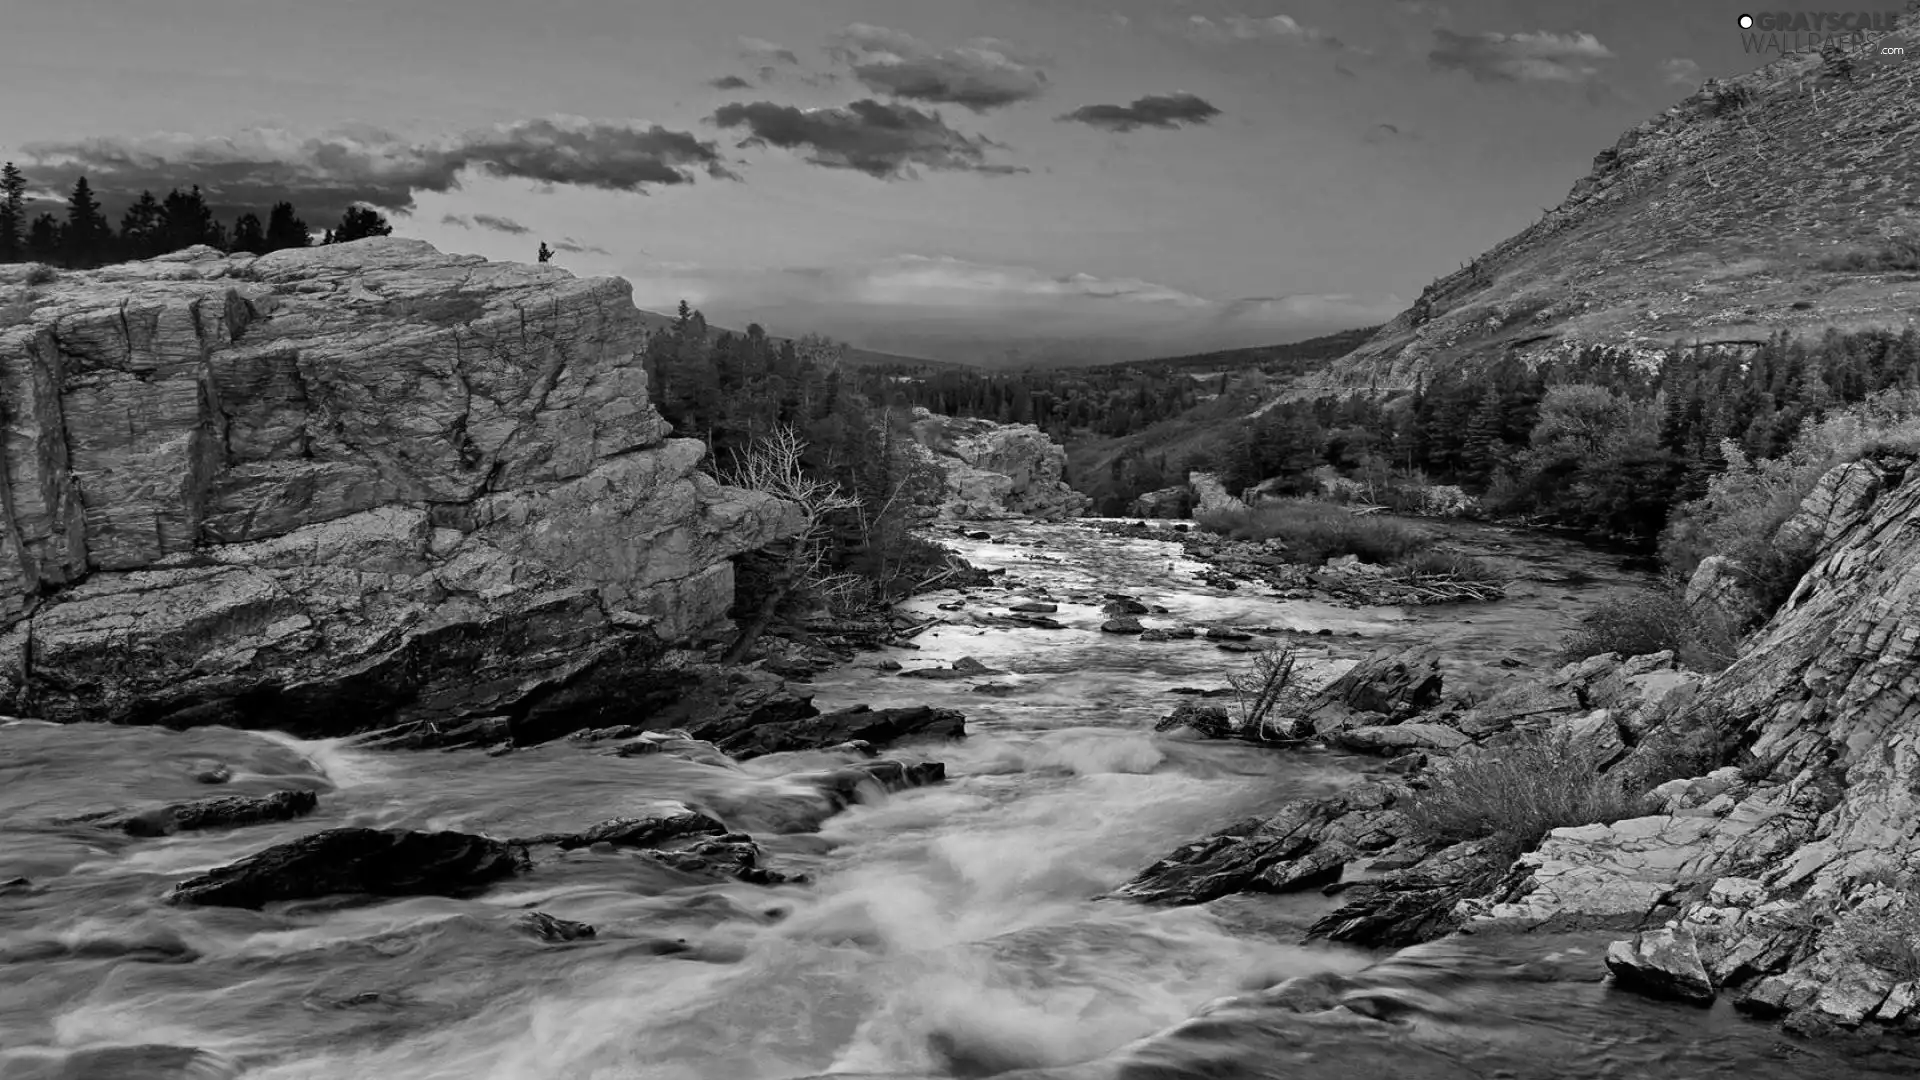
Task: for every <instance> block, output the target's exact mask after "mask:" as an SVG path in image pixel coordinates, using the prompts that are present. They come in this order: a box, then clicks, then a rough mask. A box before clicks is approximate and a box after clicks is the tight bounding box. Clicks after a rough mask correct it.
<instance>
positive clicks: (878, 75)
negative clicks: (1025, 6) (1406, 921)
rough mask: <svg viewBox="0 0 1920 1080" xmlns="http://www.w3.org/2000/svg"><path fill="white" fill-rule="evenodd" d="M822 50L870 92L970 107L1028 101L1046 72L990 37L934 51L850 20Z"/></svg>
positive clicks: (1043, 81) (980, 109) (908, 37)
mask: <svg viewBox="0 0 1920 1080" xmlns="http://www.w3.org/2000/svg"><path fill="white" fill-rule="evenodd" d="M828 51H829V52H830V53H831V54H832V55H833V57H834V58H835V59H836V60H839V61H840V62H841V63H844V64H846V65H847V67H848V68H850V69H851V70H852V72H853V77H854V78H855V79H858V80H859V81H860V83H861V84H862V85H864V86H866V87H867V88H868V89H869V90H872V91H874V92H876V93H881V94H887V95H890V96H892V97H897V98H907V99H909V100H913V101H926V102H935V103H940V104H949V105H959V106H961V107H963V108H967V109H972V110H973V111H974V112H986V111H987V110H989V109H997V108H1002V107H1005V106H1007V105H1012V104H1014V103H1016V102H1021V101H1030V100H1032V99H1034V98H1037V97H1039V96H1040V95H1041V94H1042V93H1044V92H1045V91H1046V88H1047V76H1046V72H1044V71H1041V70H1040V68H1039V67H1038V66H1036V65H1035V64H1033V63H1031V62H1028V61H1026V60H1025V59H1024V58H1016V56H1015V55H1014V53H1015V52H1016V51H1017V50H1015V49H1013V47H1012V46H1009V45H1008V44H1007V43H1006V42H1003V41H995V40H993V39H990V38H983V39H980V40H978V41H975V42H973V43H972V44H970V45H967V46H964V47H961V48H955V49H947V50H944V51H940V52H936V51H934V49H933V48H932V47H931V46H929V45H927V44H926V43H924V42H922V41H920V40H919V39H917V38H915V37H913V36H912V35H910V34H904V33H901V32H900V31H898V30H888V29H886V28H885V27H879V26H870V25H868V24H866V23H855V24H853V25H852V26H849V27H847V28H846V29H845V30H842V31H841V32H840V34H839V35H838V43H837V44H835V45H834V46H833V47H831V48H830V49H829V50H828Z"/></svg>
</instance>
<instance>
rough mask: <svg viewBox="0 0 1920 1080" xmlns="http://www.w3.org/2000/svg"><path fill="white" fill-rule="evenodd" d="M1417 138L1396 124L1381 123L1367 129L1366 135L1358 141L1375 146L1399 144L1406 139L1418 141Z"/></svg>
mask: <svg viewBox="0 0 1920 1080" xmlns="http://www.w3.org/2000/svg"><path fill="white" fill-rule="evenodd" d="M1419 137H1420V136H1418V135H1416V134H1414V133H1413V132H1411V131H1408V130H1407V129H1405V128H1403V127H1400V126H1399V125H1397V124H1386V123H1381V124H1375V125H1373V126H1372V127H1370V128H1368V129H1367V133H1366V134H1365V135H1362V136H1361V137H1360V140H1361V141H1362V142H1365V143H1370V144H1372V145H1375V146H1377V145H1379V144H1381V143H1387V142H1400V141H1402V140H1406V139H1418V138H1419Z"/></svg>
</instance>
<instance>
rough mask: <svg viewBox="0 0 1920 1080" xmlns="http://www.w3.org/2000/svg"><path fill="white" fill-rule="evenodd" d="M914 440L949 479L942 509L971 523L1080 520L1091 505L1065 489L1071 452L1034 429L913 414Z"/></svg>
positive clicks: (1077, 494) (1083, 497) (1042, 432)
mask: <svg viewBox="0 0 1920 1080" xmlns="http://www.w3.org/2000/svg"><path fill="white" fill-rule="evenodd" d="M913 436H914V440H915V441H916V442H917V443H918V444H919V445H920V446H922V447H924V448H925V449H926V451H927V452H928V453H929V454H931V455H932V456H933V458H934V460H935V461H936V462H938V464H939V466H940V468H941V469H942V470H943V471H944V472H945V473H946V478H947V479H946V483H947V496H946V499H945V501H944V506H943V507H942V509H943V510H945V511H946V512H947V513H949V514H951V515H952V516H953V517H957V518H962V519H973V520H996V519H1002V518H1020V517H1024V518H1040V519H1044V520H1055V519H1059V518H1067V517H1078V516H1080V515H1082V514H1085V513H1086V512H1087V511H1088V510H1089V509H1091V508H1092V506H1093V500H1092V499H1090V498H1088V497H1087V496H1085V495H1083V494H1081V493H1080V492H1078V491H1075V490H1073V489H1072V488H1070V487H1068V486H1067V482H1066V475H1067V451H1066V449H1065V448H1064V447H1062V446H1060V445H1059V444H1057V443H1055V442H1054V441H1053V440H1052V439H1050V438H1048V437H1047V434H1046V432H1044V431H1041V430H1040V429H1039V428H1037V427H1034V426H1033V425H1032V424H996V423H994V422H993V421H991V420H972V419H962V418H958V417H951V416H941V415H938V414H936V413H931V412H928V411H927V410H925V409H915V410H914V421H913Z"/></svg>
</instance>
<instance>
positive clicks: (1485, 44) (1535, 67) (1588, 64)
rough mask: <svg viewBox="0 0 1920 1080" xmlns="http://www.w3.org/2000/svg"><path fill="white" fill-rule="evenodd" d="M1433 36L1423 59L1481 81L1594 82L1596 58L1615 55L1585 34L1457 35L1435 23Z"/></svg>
mask: <svg viewBox="0 0 1920 1080" xmlns="http://www.w3.org/2000/svg"><path fill="white" fill-rule="evenodd" d="M1433 36H1434V47H1433V51H1432V52H1430V53H1428V54H1427V59H1428V60H1429V61H1431V62H1432V64H1433V66H1434V67H1436V68H1439V69H1441V70H1443V71H1444V70H1451V71H1464V72H1466V73H1467V74H1469V75H1471V76H1473V78H1474V79H1475V80H1476V81H1479V82H1485V83H1502V82H1505V83H1521V82H1531V83H1569V84H1575V85H1588V86H1597V85H1598V84H1599V83H1600V68H1599V67H1598V66H1597V64H1596V61H1600V60H1611V59H1613V51H1612V50H1611V49H1608V48H1607V47H1606V46H1605V45H1602V44H1601V43H1600V39H1598V38H1596V37H1594V36H1593V35H1592V34H1587V33H1572V34H1555V33H1551V32H1548V31H1540V32H1538V33H1522V34H1498V33H1480V34H1456V33H1454V32H1453V31H1451V30H1447V29H1445V28H1439V29H1435V30H1434V32H1433Z"/></svg>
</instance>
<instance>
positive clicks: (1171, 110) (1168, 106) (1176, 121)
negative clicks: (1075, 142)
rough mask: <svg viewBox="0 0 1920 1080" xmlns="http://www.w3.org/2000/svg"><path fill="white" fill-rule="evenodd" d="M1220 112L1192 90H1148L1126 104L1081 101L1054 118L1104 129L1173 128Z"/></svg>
mask: <svg viewBox="0 0 1920 1080" xmlns="http://www.w3.org/2000/svg"><path fill="white" fill-rule="evenodd" d="M1219 115H1220V110H1219V109H1216V108H1214V107H1213V105H1212V104H1211V103H1209V102H1207V101H1205V100H1203V99H1201V98H1199V97H1196V96H1195V95H1193V94H1188V93H1173V94H1148V95H1147V96H1145V97H1139V98H1135V99H1133V103H1132V104H1130V105H1083V106H1081V107H1080V108H1078V109H1075V110H1073V111H1072V112H1070V113H1066V114H1064V115H1062V116H1059V117H1056V119H1058V120H1063V121H1071V122H1076V123H1081V124H1087V125H1090V126H1092V127H1098V128H1106V129H1107V130H1108V131H1132V130H1134V129H1135V128H1141V127H1159V128H1174V127H1179V126H1180V125H1181V124H1204V123H1206V122H1207V121H1209V120H1211V119H1213V118H1214V117H1216V116H1219Z"/></svg>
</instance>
